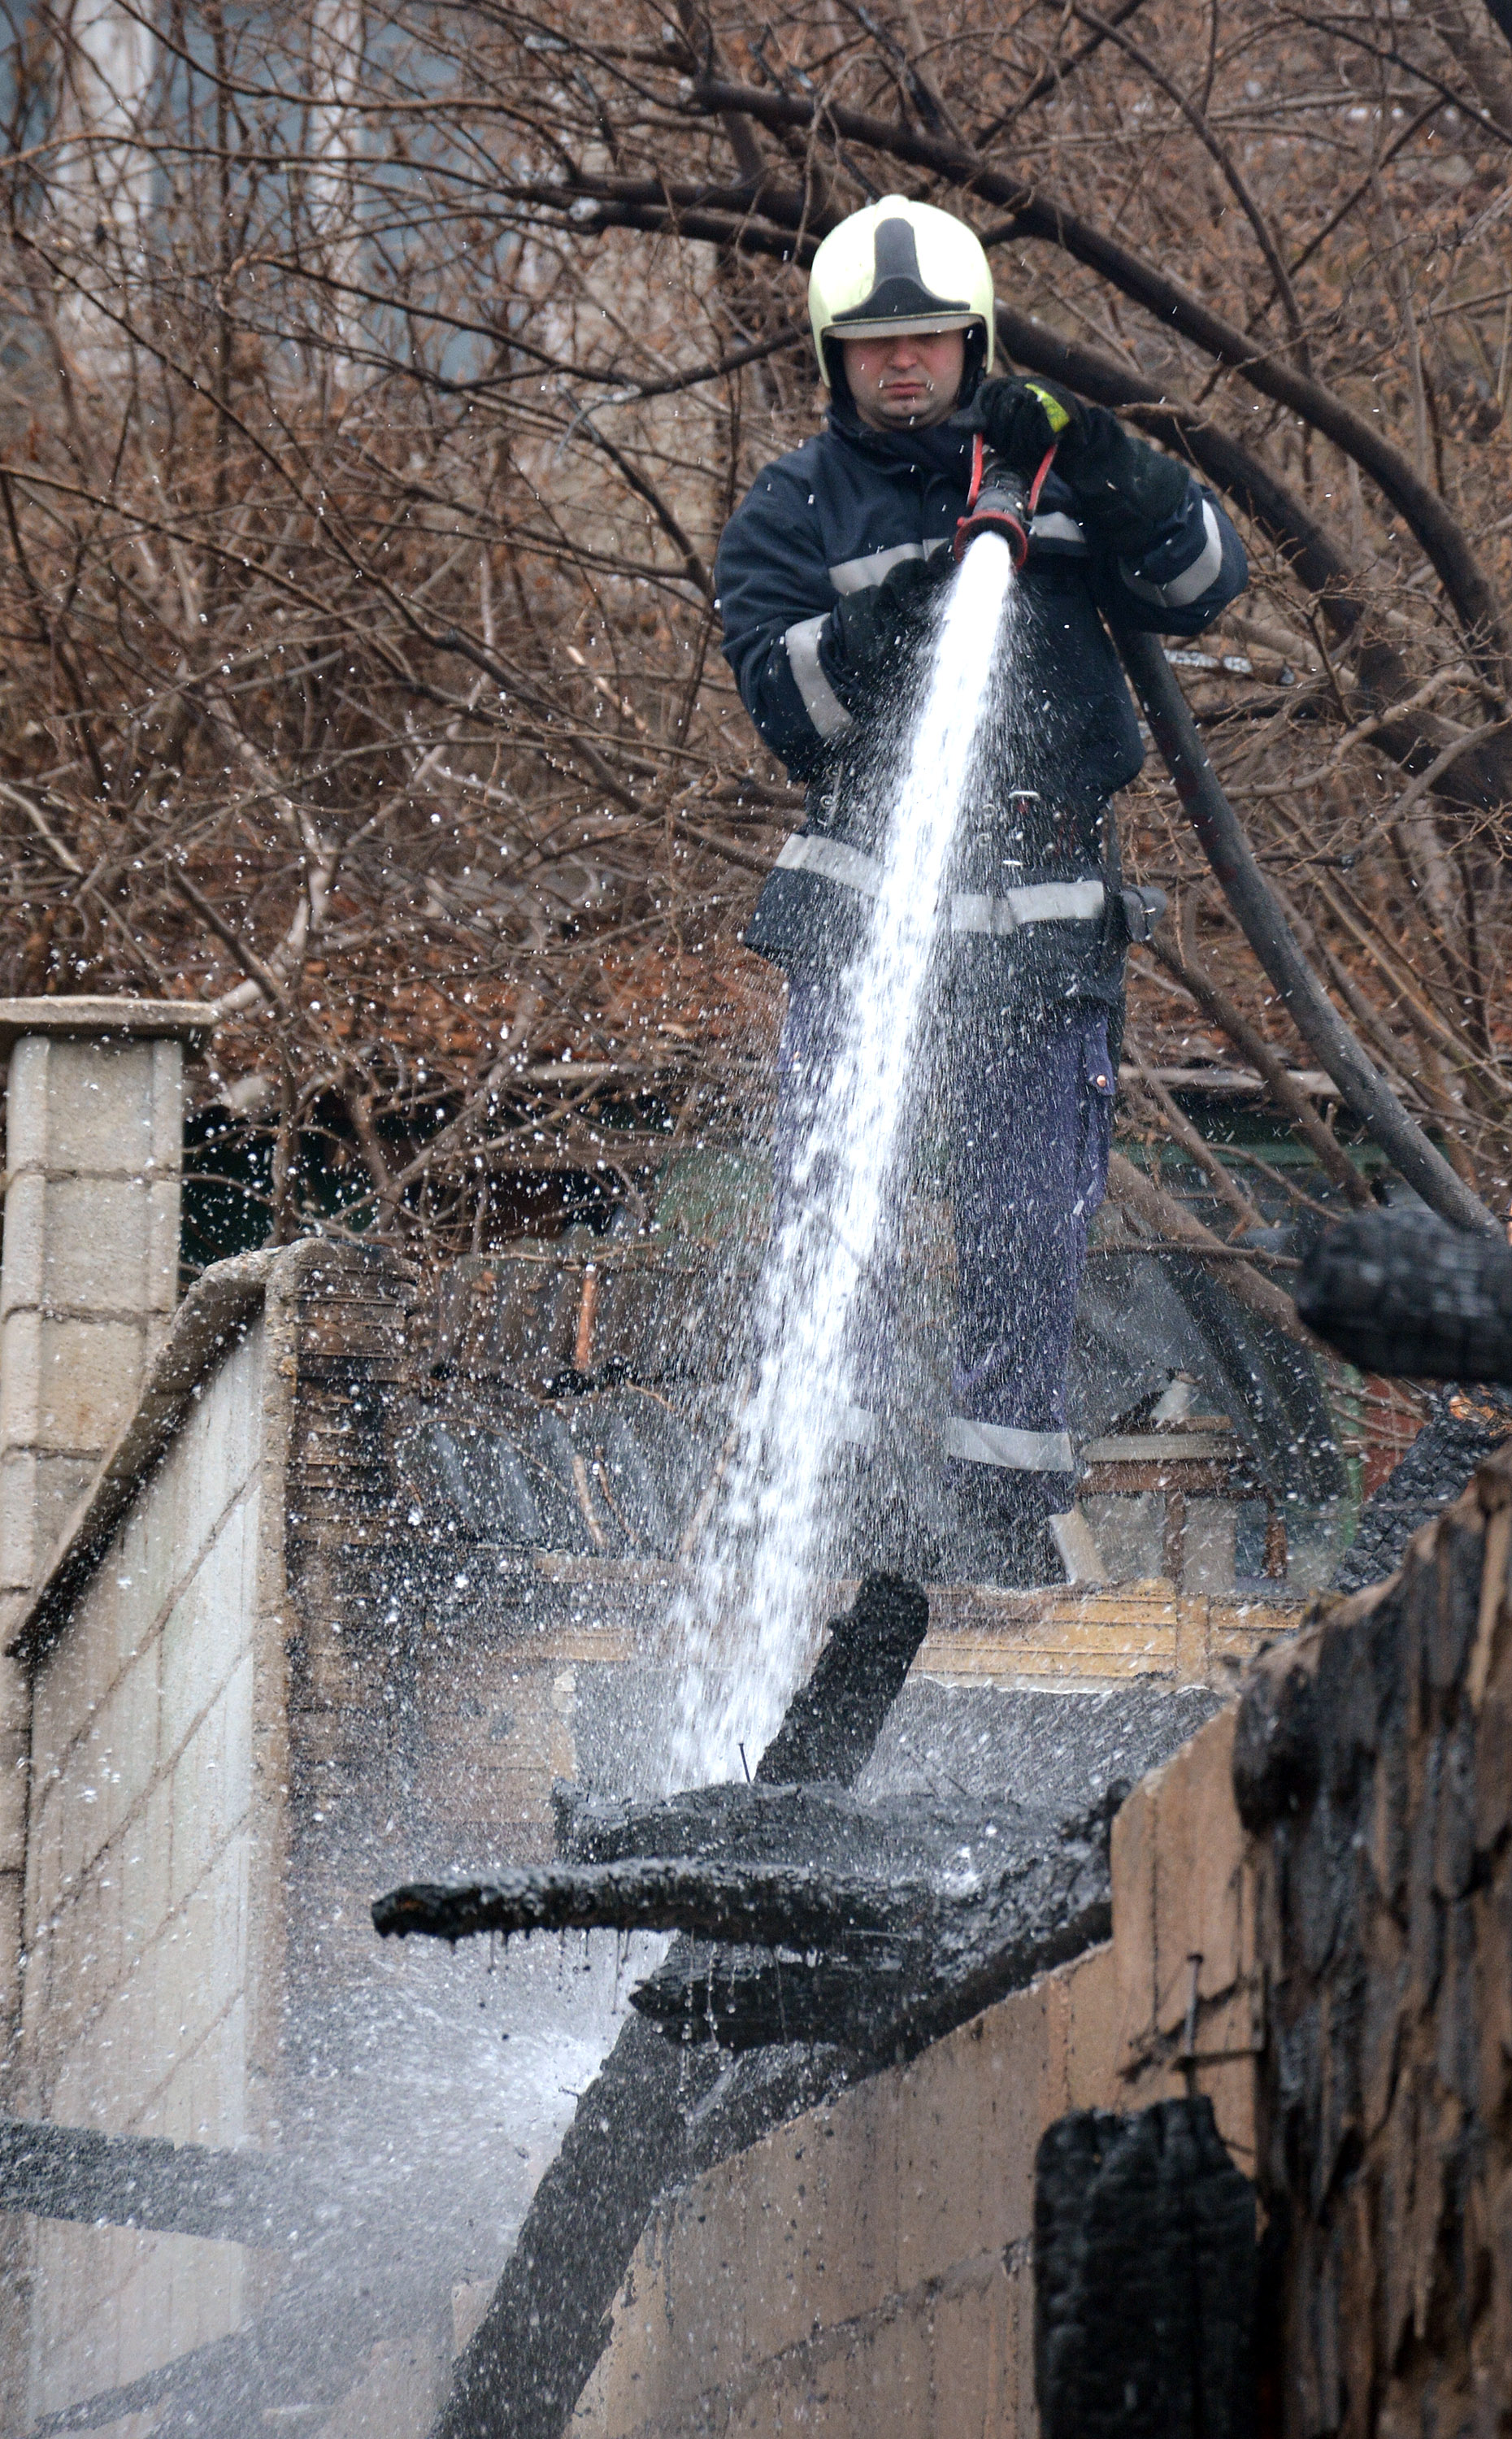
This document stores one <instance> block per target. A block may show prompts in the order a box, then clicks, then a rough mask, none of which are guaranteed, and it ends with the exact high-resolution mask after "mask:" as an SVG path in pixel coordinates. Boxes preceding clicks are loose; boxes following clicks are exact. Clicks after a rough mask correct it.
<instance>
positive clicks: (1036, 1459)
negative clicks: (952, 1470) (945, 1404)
mask: <svg viewBox="0 0 1512 2439" xmlns="http://www.w3.org/2000/svg"><path fill="white" fill-rule="evenodd" d="M941 1438H942V1440H943V1442H944V1445H945V1451H946V1454H947V1455H948V1456H961V1457H965V1458H966V1459H967V1461H968V1463H969V1464H971V1465H997V1466H1002V1467H1003V1468H1004V1469H1005V1470H1006V1471H1008V1472H1011V1473H1069V1472H1070V1471H1071V1470H1072V1467H1073V1465H1074V1464H1075V1459H1074V1458H1073V1456H1072V1453H1071V1433H1069V1432H1016V1431H1011V1430H1009V1428H1008V1427H1007V1425H1006V1424H1005V1423H971V1422H968V1421H967V1419H966V1416H965V1415H952V1416H951V1417H950V1420H949V1421H948V1422H947V1424H946V1426H945V1429H944V1431H943V1433H941Z"/></svg>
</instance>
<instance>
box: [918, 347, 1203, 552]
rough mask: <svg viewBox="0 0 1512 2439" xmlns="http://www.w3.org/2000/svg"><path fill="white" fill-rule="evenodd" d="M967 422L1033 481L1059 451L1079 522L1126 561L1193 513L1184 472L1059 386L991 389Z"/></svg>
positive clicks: (1003, 384)
mask: <svg viewBox="0 0 1512 2439" xmlns="http://www.w3.org/2000/svg"><path fill="white" fill-rule="evenodd" d="M960 419H961V422H962V423H963V424H964V425H965V426H966V428H967V430H968V431H972V432H980V433H981V435H982V436H983V438H984V439H985V440H986V442H987V447H988V448H989V449H990V450H991V451H992V452H993V453H994V454H995V455H997V456H999V457H1001V458H1002V459H1003V461H1004V463H1005V465H1007V466H1011V467H1012V469H1013V471H1014V472H1015V473H1016V474H1023V476H1024V477H1025V479H1028V478H1030V477H1032V476H1033V475H1035V474H1036V473H1037V472H1039V470H1040V467H1041V463H1042V461H1043V458H1044V454H1045V451H1046V450H1047V449H1049V448H1050V447H1051V446H1052V445H1053V446H1054V448H1055V453H1056V472H1057V473H1058V475H1059V476H1060V478H1061V480H1062V482H1064V483H1067V484H1069V486H1070V488H1071V490H1073V491H1074V492H1075V494H1076V511H1077V514H1078V515H1079V516H1080V517H1081V519H1082V520H1083V522H1084V523H1085V524H1087V525H1094V526H1095V528H1096V530H1097V532H1098V534H1099V535H1100V536H1101V537H1102V539H1103V540H1104V541H1105V542H1107V543H1109V544H1110V545H1111V547H1112V549H1114V550H1115V551H1117V552H1118V553H1119V555H1120V556H1121V557H1123V558H1127V559H1137V558H1139V557H1141V556H1142V554H1143V553H1144V552H1145V551H1147V550H1150V549H1152V548H1153V547H1154V545H1155V543H1157V542H1159V541H1160V540H1162V539H1163V538H1164V537H1163V528H1164V527H1165V526H1167V525H1169V523H1170V521H1171V519H1172V518H1173V517H1176V516H1179V515H1180V513H1181V511H1182V508H1183V506H1184V505H1185V501H1186V490H1187V480H1188V477H1187V473H1186V470H1185V468H1184V467H1183V466H1179V465H1177V463H1176V461H1175V459H1174V458H1171V457H1163V456H1162V455H1161V454H1160V452H1159V450H1158V449H1152V448H1151V447H1150V445H1149V443H1148V441H1147V440H1136V438H1135V437H1134V435H1133V434H1132V433H1131V432H1126V431H1125V430H1124V427H1123V425H1122V424H1121V423H1120V422H1119V420H1118V418H1117V417H1116V416H1115V415H1110V414H1109V412H1108V409H1107V408H1106V407H1105V406H1084V405H1083V404H1082V402H1081V401H1080V399H1077V398H1073V397H1072V395H1071V392H1070V391H1069V390H1067V389H1062V388H1061V387H1060V386H1059V384H1058V383H1056V382H1048V381H1040V380H1038V379H1036V380H1034V381H1014V380H1008V381H989V382H984V383H983V384H982V387H981V388H980V389H979V390H978V392H977V394H976V397H975V398H974V399H973V401H972V402H971V404H970V405H969V407H968V408H967V410H966V412H965V414H964V415H963V416H962V417H961V418H960Z"/></svg>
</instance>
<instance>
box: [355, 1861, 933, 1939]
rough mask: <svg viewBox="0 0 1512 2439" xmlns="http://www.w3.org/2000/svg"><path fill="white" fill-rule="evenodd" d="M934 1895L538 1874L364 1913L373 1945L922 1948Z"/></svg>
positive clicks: (610, 1869) (721, 1873)
mask: <svg viewBox="0 0 1512 2439" xmlns="http://www.w3.org/2000/svg"><path fill="white" fill-rule="evenodd" d="M933 1913H934V1892H933V1891H932V1890H931V1889H930V1888H929V1886H928V1885H927V1884H925V1883H919V1882H914V1883H906V1882H905V1883H904V1884H902V1885H901V1886H900V1887H897V1888H891V1887H888V1886H887V1885H885V1884H883V1883H880V1882H878V1881H875V1880H869V1879H857V1878H851V1877H849V1876H847V1875H842V1874H838V1873H834V1872H827V1871H825V1870H824V1869H823V1868H822V1866H820V1865H819V1864H817V1863H809V1864H805V1863H776V1864H767V1865H765V1866H761V1865H757V1866H756V1867H754V1868H753V1867H749V1866H746V1867H742V1866H740V1865H738V1864H719V1863H715V1864H698V1863H680V1862H675V1863H664V1862H661V1861H659V1860H644V1861H636V1862H627V1863H598V1864H595V1863H588V1864H578V1865H577V1866H569V1865H565V1864H564V1865H551V1864H546V1865H543V1866H542V1867H541V1868H540V1869H537V1870H529V1869H526V1870H520V1871H512V1872H503V1873H501V1874H500V1875H499V1877H498V1878H496V1879H492V1880H473V1881H465V1882H463V1883H461V1884H460V1885H457V1886H453V1887H446V1886H441V1885H437V1884H434V1883H430V1882H424V1881H421V1882H416V1883H413V1884H412V1885H410V1886H409V1887H407V1888H401V1889H393V1890H391V1891H390V1892H389V1894H388V1895H387V1896H382V1897H379V1898H378V1899H377V1900H376V1902H375V1903H374V1906H373V1928H374V1929H375V1931H377V1932H379V1933H380V1934H381V1935H382V1937H383V1938H385V1939H386V1938H400V1939H404V1938H407V1937H408V1936H409V1935H410V1934H411V1933H413V1932H419V1933H422V1934H424V1935H426V1936H428V1937H430V1938H432V1939H446V1940H452V1941H456V1940H458V1939H471V1938H472V1937H473V1936H474V1935H475V1934H476V1933H477V1932H480V1931H488V1932H501V1933H502V1934H503V1936H504V1937H505V1938H506V1939H509V1938H511V1937H515V1936H518V1935H519V1934H521V1933H525V1935H527V1936H528V1934H529V1933H530V1932H534V1931H683V1932H688V1933H689V1934H690V1935H691V1936H692V1937H694V1938H699V1939H714V1940H746V1941H757V1942H761V1941H764V1942H767V1943H769V1944H772V1943H776V1942H785V1943H787V1944H789V1945H793V1946H797V1947H799V1948H817V1947H821V1946H824V1947H830V1948H848V1947H849V1946H851V1945H853V1944H854V1943H855V1942H856V1941H858V1940H860V1939H865V1938H867V1937H873V1938H875V1937H876V1936H877V1935H878V1934H879V1933H885V1934H887V1935H889V1936H895V1935H901V1933H902V1929H903V1926H904V1924H905V1923H907V1924H911V1925H913V1926H914V1932H913V1933H912V1934H911V1935H916V1936H918V1937H926V1936H927V1935H928V1929H929V1926H930V1923H931V1917H932V1915H933Z"/></svg>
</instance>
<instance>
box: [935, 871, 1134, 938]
mask: <svg viewBox="0 0 1512 2439" xmlns="http://www.w3.org/2000/svg"><path fill="white" fill-rule="evenodd" d="M1104 903H1105V892H1104V889H1103V885H1102V882H1101V881H1037V882H1035V883H1034V884H1033V886H1032V887H1030V888H1028V889H1010V890H1008V891H1007V893H1006V895H1005V896H1004V897H1002V898H986V897H981V898H978V897H971V896H969V895H967V894H966V893H964V892H963V893H962V894H961V895H960V896H959V897H956V898H953V899H952V900H951V929H952V931H954V932H982V933H986V934H987V935H988V936H989V937H990V938H992V939H1000V940H1002V939H1011V938H1012V936H1013V935H1014V933H1015V932H1017V931H1020V930H1022V929H1023V925H1024V924H1025V923H1093V922H1095V921H1096V920H1097V919H1098V918H1099V917H1100V916H1101V914H1102V911H1103V906H1104Z"/></svg>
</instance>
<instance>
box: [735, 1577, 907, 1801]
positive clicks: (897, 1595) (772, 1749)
mask: <svg viewBox="0 0 1512 2439" xmlns="http://www.w3.org/2000/svg"><path fill="white" fill-rule="evenodd" d="M928 1630H929V1603H928V1601H927V1600H926V1599H925V1597H924V1594H923V1593H922V1591H921V1590H920V1589H919V1586H918V1585H917V1584H915V1583H909V1582H908V1581H907V1580H906V1579H905V1578H904V1577H903V1576H867V1577H866V1580H865V1581H864V1583H863V1585H862V1587H861V1590H860V1591H859V1592H858V1593H857V1594H856V1601H855V1606H854V1608H852V1609H850V1610H849V1611H846V1613H845V1616H844V1617H837V1618H835V1619H833V1620H832V1621H831V1623H830V1628H829V1640H828V1641H827V1644H826V1645H825V1647H824V1649H823V1650H822V1651H821V1653H820V1654H819V1658H818V1660H817V1661H816V1662H815V1664H814V1669H813V1674H812V1675H811V1676H810V1677H809V1682H808V1683H807V1684H805V1685H800V1686H799V1688H798V1690H797V1692H796V1694H794V1696H793V1698H792V1701H791V1702H790V1703H789V1705H788V1709H787V1715H786V1717H785V1718H784V1719H783V1722H782V1725H781V1726H780V1727H779V1728H778V1730H777V1733H776V1735H775V1736H774V1737H773V1739H772V1742H771V1743H770V1744H769V1745H768V1747H767V1749H766V1751H765V1753H764V1754H762V1756H761V1758H760V1760H759V1761H758V1762H757V1764H756V1778H757V1780H758V1781H759V1782H760V1783H761V1784H762V1785H763V1786H766V1787H797V1786H809V1785H814V1784H816V1783H818V1782H820V1781H822V1780H827V1779H834V1780H838V1781H839V1783H840V1785H841V1786H842V1787H848V1786H849V1785H850V1784H851V1782H852V1780H853V1779H854V1778H855V1777H856V1775H857V1773H858V1771H861V1770H862V1769H863V1768H864V1766H865V1763H866V1759H867V1756H868V1755H869V1754H870V1753H871V1750H872V1747H873V1746H874V1745H875V1743H876V1742H877V1739H878V1737H879V1736H881V1731H882V1721H883V1720H884V1719H885V1718H886V1717H887V1714H888V1712H889V1711H890V1710H891V1709H892V1707H893V1704H894V1703H895V1702H896V1701H897V1700H898V1695H899V1694H900V1693H901V1692H902V1690H903V1680H904V1679H905V1677H906V1676H907V1675H908V1672H909V1669H910V1667H911V1666H912V1665H913V1661H914V1656H915V1654H916V1651H917V1649H918V1647H919V1645H920V1644H921V1643H922V1642H923V1640H924V1637H925V1634H926V1633H927V1632H928Z"/></svg>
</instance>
